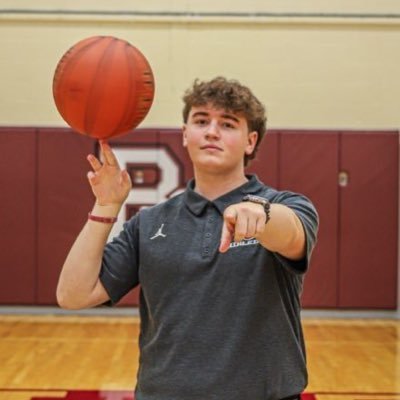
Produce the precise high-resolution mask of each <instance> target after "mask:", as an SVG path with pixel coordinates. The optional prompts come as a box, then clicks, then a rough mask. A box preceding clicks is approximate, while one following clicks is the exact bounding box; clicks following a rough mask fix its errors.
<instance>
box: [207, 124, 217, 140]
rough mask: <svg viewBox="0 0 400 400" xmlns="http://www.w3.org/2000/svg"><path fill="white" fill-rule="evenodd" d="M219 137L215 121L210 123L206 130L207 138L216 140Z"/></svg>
mask: <svg viewBox="0 0 400 400" xmlns="http://www.w3.org/2000/svg"><path fill="white" fill-rule="evenodd" d="M218 136H219V130H218V123H217V121H211V122H210V123H209V124H208V126H207V129H206V137H207V138H211V137H212V138H217V137H218Z"/></svg>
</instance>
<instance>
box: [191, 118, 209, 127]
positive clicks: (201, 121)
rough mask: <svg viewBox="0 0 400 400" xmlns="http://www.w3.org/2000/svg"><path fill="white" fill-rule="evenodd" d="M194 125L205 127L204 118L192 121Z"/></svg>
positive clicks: (205, 121)
mask: <svg viewBox="0 0 400 400" xmlns="http://www.w3.org/2000/svg"><path fill="white" fill-rule="evenodd" d="M194 124H195V125H198V126H204V125H207V120H206V119H205V118H197V119H195V120H194Z"/></svg>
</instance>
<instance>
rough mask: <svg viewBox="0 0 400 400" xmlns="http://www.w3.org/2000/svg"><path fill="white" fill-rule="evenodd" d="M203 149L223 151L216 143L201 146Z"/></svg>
mask: <svg viewBox="0 0 400 400" xmlns="http://www.w3.org/2000/svg"><path fill="white" fill-rule="evenodd" d="M200 149H201V150H219V151H222V149H221V147H218V146H216V145H214V144H206V145H205V146H202V147H200Z"/></svg>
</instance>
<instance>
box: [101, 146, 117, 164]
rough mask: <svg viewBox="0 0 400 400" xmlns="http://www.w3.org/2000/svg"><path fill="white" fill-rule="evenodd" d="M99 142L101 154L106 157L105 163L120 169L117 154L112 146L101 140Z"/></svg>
mask: <svg viewBox="0 0 400 400" xmlns="http://www.w3.org/2000/svg"><path fill="white" fill-rule="evenodd" d="M99 142H100V148H101V153H102V154H103V157H104V162H105V163H106V164H108V165H111V166H113V167H117V168H119V163H118V160H117V157H115V154H114V152H113V151H112V149H111V147H110V145H109V144H108V143H107V141H105V140H100V141H99Z"/></svg>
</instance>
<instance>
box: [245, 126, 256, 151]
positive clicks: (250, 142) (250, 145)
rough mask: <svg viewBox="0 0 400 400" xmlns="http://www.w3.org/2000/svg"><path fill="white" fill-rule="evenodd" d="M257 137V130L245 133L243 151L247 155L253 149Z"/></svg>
mask: <svg viewBox="0 0 400 400" xmlns="http://www.w3.org/2000/svg"><path fill="white" fill-rule="evenodd" d="M257 139H258V132H257V131H252V132H249V134H248V135H247V145H246V149H245V153H246V154H247V155H248V156H249V155H250V154H251V153H252V152H253V151H254V148H255V147H256V144H257Z"/></svg>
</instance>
